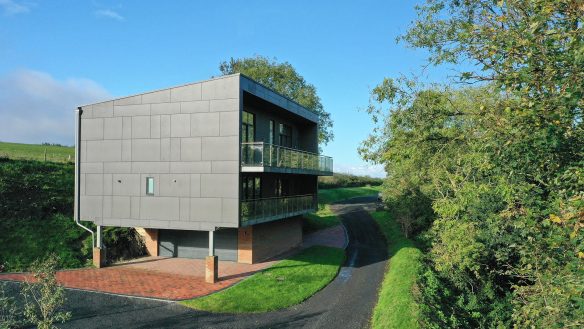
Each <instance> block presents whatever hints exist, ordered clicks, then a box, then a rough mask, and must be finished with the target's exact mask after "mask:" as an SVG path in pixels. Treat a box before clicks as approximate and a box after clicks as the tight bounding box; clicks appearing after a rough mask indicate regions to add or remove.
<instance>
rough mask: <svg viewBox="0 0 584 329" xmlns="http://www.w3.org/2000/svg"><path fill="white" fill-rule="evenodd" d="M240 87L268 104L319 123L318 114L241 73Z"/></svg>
mask: <svg viewBox="0 0 584 329" xmlns="http://www.w3.org/2000/svg"><path fill="white" fill-rule="evenodd" d="M239 76H240V87H241V89H242V90H243V91H246V92H248V93H250V94H252V95H254V96H256V97H259V98H261V99H263V100H265V101H267V102H270V103H272V104H275V105H277V106H279V107H281V108H283V109H284V110H286V111H289V112H291V113H294V114H296V115H298V116H300V117H302V118H304V119H306V120H308V121H312V122H314V123H318V114H316V113H314V112H312V111H310V110H308V109H307V108H305V107H304V106H302V105H300V104H298V103H297V102H296V101H294V100H292V99H290V98H288V97H286V96H284V95H282V94H280V93H278V92H276V91H274V90H273V89H270V88H268V87H266V86H265V85H263V84H261V83H259V82H257V81H255V80H253V79H252V78H250V77H248V76H246V75H244V74H241V73H239Z"/></svg>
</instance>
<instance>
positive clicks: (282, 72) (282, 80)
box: [219, 56, 334, 146]
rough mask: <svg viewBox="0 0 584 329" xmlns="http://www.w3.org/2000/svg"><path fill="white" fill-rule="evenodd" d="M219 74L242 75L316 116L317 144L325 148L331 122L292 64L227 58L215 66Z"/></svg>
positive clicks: (318, 98)
mask: <svg viewBox="0 0 584 329" xmlns="http://www.w3.org/2000/svg"><path fill="white" fill-rule="evenodd" d="M219 70H220V71H221V74H223V75H228V74H234V73H242V74H245V75H246V76H248V77H250V78H252V79H253V80H255V81H257V82H259V83H261V84H263V85H265V86H266V87H268V88H270V89H273V90H274V91H276V92H278V93H280V94H282V95H284V96H286V97H288V98H290V99H292V100H293V101H295V102H297V103H298V104H300V105H302V106H304V107H305V108H307V109H308V110H310V111H312V112H314V113H316V114H318V116H319V122H318V141H319V144H320V145H321V146H322V145H326V144H328V143H329V142H330V141H332V140H333V138H334V135H333V130H332V128H333V120H332V119H331V115H330V113H328V112H327V111H325V110H324V107H323V106H322V103H321V102H320V97H319V96H318V94H317V92H316V87H315V86H314V85H312V84H310V83H308V82H306V80H305V79H304V78H303V77H302V76H301V75H300V74H299V73H298V72H296V69H294V67H293V66H292V64H290V63H288V62H282V63H280V62H277V61H276V60H275V59H273V60H271V59H269V58H266V57H263V56H255V57H248V58H238V59H234V58H231V59H230V60H229V61H224V62H222V63H221V64H220V65H219Z"/></svg>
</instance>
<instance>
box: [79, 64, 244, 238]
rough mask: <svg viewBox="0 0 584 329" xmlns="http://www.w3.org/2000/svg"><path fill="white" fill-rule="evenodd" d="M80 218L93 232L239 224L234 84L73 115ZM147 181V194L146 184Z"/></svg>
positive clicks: (162, 93) (217, 82)
mask: <svg viewBox="0 0 584 329" xmlns="http://www.w3.org/2000/svg"><path fill="white" fill-rule="evenodd" d="M81 109H82V115H81V131H80V136H81V143H80V156H81V161H80V171H81V177H80V185H81V186H80V198H81V203H80V211H81V218H82V219H83V220H91V221H93V222H95V223H96V224H98V225H104V226H123V227H144V228H159V229H186V230H209V229H213V228H214V227H238V224H239V218H238V214H239V202H238V199H239V190H238V186H239V177H238V176H239V174H238V173H239V129H240V127H239V117H240V76H239V75H234V76H227V77H222V78H217V79H214V80H209V81H204V82H200V83H194V84H189V85H185V86H180V87H175V88H169V89H165V90H159V91H155V92H151V93H145V94H141V95H136V96H131V97H126V98H121V99H116V100H112V101H108V102H103V103H99V104H94V105H88V106H83V107H81ZM147 177H152V178H154V182H155V184H154V194H153V195H149V194H147V193H146V192H147V191H146V178H147Z"/></svg>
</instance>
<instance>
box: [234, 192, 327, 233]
mask: <svg viewBox="0 0 584 329" xmlns="http://www.w3.org/2000/svg"><path fill="white" fill-rule="evenodd" d="M315 210H316V195H314V194H307V195H295V196H288V197H280V198H265V199H253V200H246V201H241V226H248V225H253V224H258V223H263V222H269V221H273V220H277V219H282V218H287V217H292V216H298V215H302V214H306V213H309V212H312V211H315Z"/></svg>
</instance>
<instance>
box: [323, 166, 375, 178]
mask: <svg viewBox="0 0 584 329" xmlns="http://www.w3.org/2000/svg"><path fill="white" fill-rule="evenodd" d="M334 172H337V173H343V174H353V175H358V176H371V177H380V178H383V177H385V169H384V168H383V165H367V164H358V165H357V164H347V163H339V164H337V163H335V164H334Z"/></svg>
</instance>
